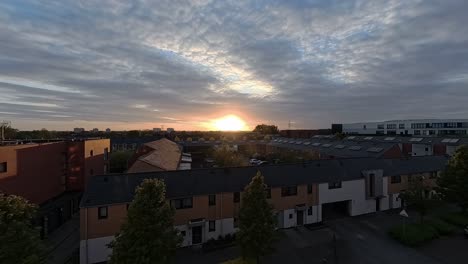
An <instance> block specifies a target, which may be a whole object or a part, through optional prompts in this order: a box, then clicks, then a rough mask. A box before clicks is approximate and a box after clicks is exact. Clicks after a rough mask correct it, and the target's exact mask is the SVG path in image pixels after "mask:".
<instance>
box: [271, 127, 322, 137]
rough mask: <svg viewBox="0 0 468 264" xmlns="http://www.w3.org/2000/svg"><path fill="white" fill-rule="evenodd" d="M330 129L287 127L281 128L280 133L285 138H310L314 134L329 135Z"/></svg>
mask: <svg viewBox="0 0 468 264" xmlns="http://www.w3.org/2000/svg"><path fill="white" fill-rule="evenodd" d="M330 133H331V130H330V129H287V130H281V131H280V133H279V134H280V135H281V136H282V137H287V138H311V137H313V136H315V135H329V134H330Z"/></svg>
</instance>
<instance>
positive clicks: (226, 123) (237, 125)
mask: <svg viewBox="0 0 468 264" xmlns="http://www.w3.org/2000/svg"><path fill="white" fill-rule="evenodd" d="M212 127H213V129H215V130H219V131H240V130H246V129H247V126H246V124H245V122H244V120H242V119H240V118H239V117H238V116H235V115H228V116H224V117H221V118H219V119H216V120H214V121H213V123H212Z"/></svg>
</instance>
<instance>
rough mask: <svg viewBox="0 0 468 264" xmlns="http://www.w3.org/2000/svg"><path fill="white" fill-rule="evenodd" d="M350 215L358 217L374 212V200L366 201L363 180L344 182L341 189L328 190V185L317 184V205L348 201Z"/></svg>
mask: <svg viewBox="0 0 468 264" xmlns="http://www.w3.org/2000/svg"><path fill="white" fill-rule="evenodd" d="M349 200H351V203H350V212H349V213H350V215H351V216H355V215H360V214H367V213H372V212H375V200H374V199H369V200H367V199H366V186H365V181H364V179H359V180H354V181H344V182H342V183H341V188H337V189H328V183H321V184H319V203H320V206H321V205H322V204H325V203H334V202H342V201H349Z"/></svg>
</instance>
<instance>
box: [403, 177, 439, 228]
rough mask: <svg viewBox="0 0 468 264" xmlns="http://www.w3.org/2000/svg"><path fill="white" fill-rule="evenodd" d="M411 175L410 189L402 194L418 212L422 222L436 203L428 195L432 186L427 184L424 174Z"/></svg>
mask: <svg viewBox="0 0 468 264" xmlns="http://www.w3.org/2000/svg"><path fill="white" fill-rule="evenodd" d="M409 177H411V178H408V181H409V184H408V185H409V186H408V189H407V190H405V191H404V192H402V193H401V194H400V195H401V198H402V199H403V200H404V201H405V202H406V203H407V204H408V205H409V206H411V207H413V208H414V209H415V210H416V211H417V212H418V214H419V217H420V222H421V224H422V223H423V222H424V217H425V216H426V214H427V212H428V211H429V209H430V208H432V207H433V205H434V200H433V199H431V198H429V197H427V195H426V194H428V193H429V192H430V190H431V188H430V187H429V186H427V185H426V184H425V182H424V181H425V178H424V177H423V176H419V175H413V176H409Z"/></svg>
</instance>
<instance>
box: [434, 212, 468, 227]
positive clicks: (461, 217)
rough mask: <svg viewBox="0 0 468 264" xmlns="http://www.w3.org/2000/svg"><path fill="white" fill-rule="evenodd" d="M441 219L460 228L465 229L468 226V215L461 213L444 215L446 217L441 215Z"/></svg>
mask: <svg viewBox="0 0 468 264" xmlns="http://www.w3.org/2000/svg"><path fill="white" fill-rule="evenodd" d="M440 218H441V219H443V220H444V221H446V222H447V223H450V224H452V225H456V226H460V227H465V226H467V225H468V215H466V214H461V213H451V214H444V215H441V216H440Z"/></svg>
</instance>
